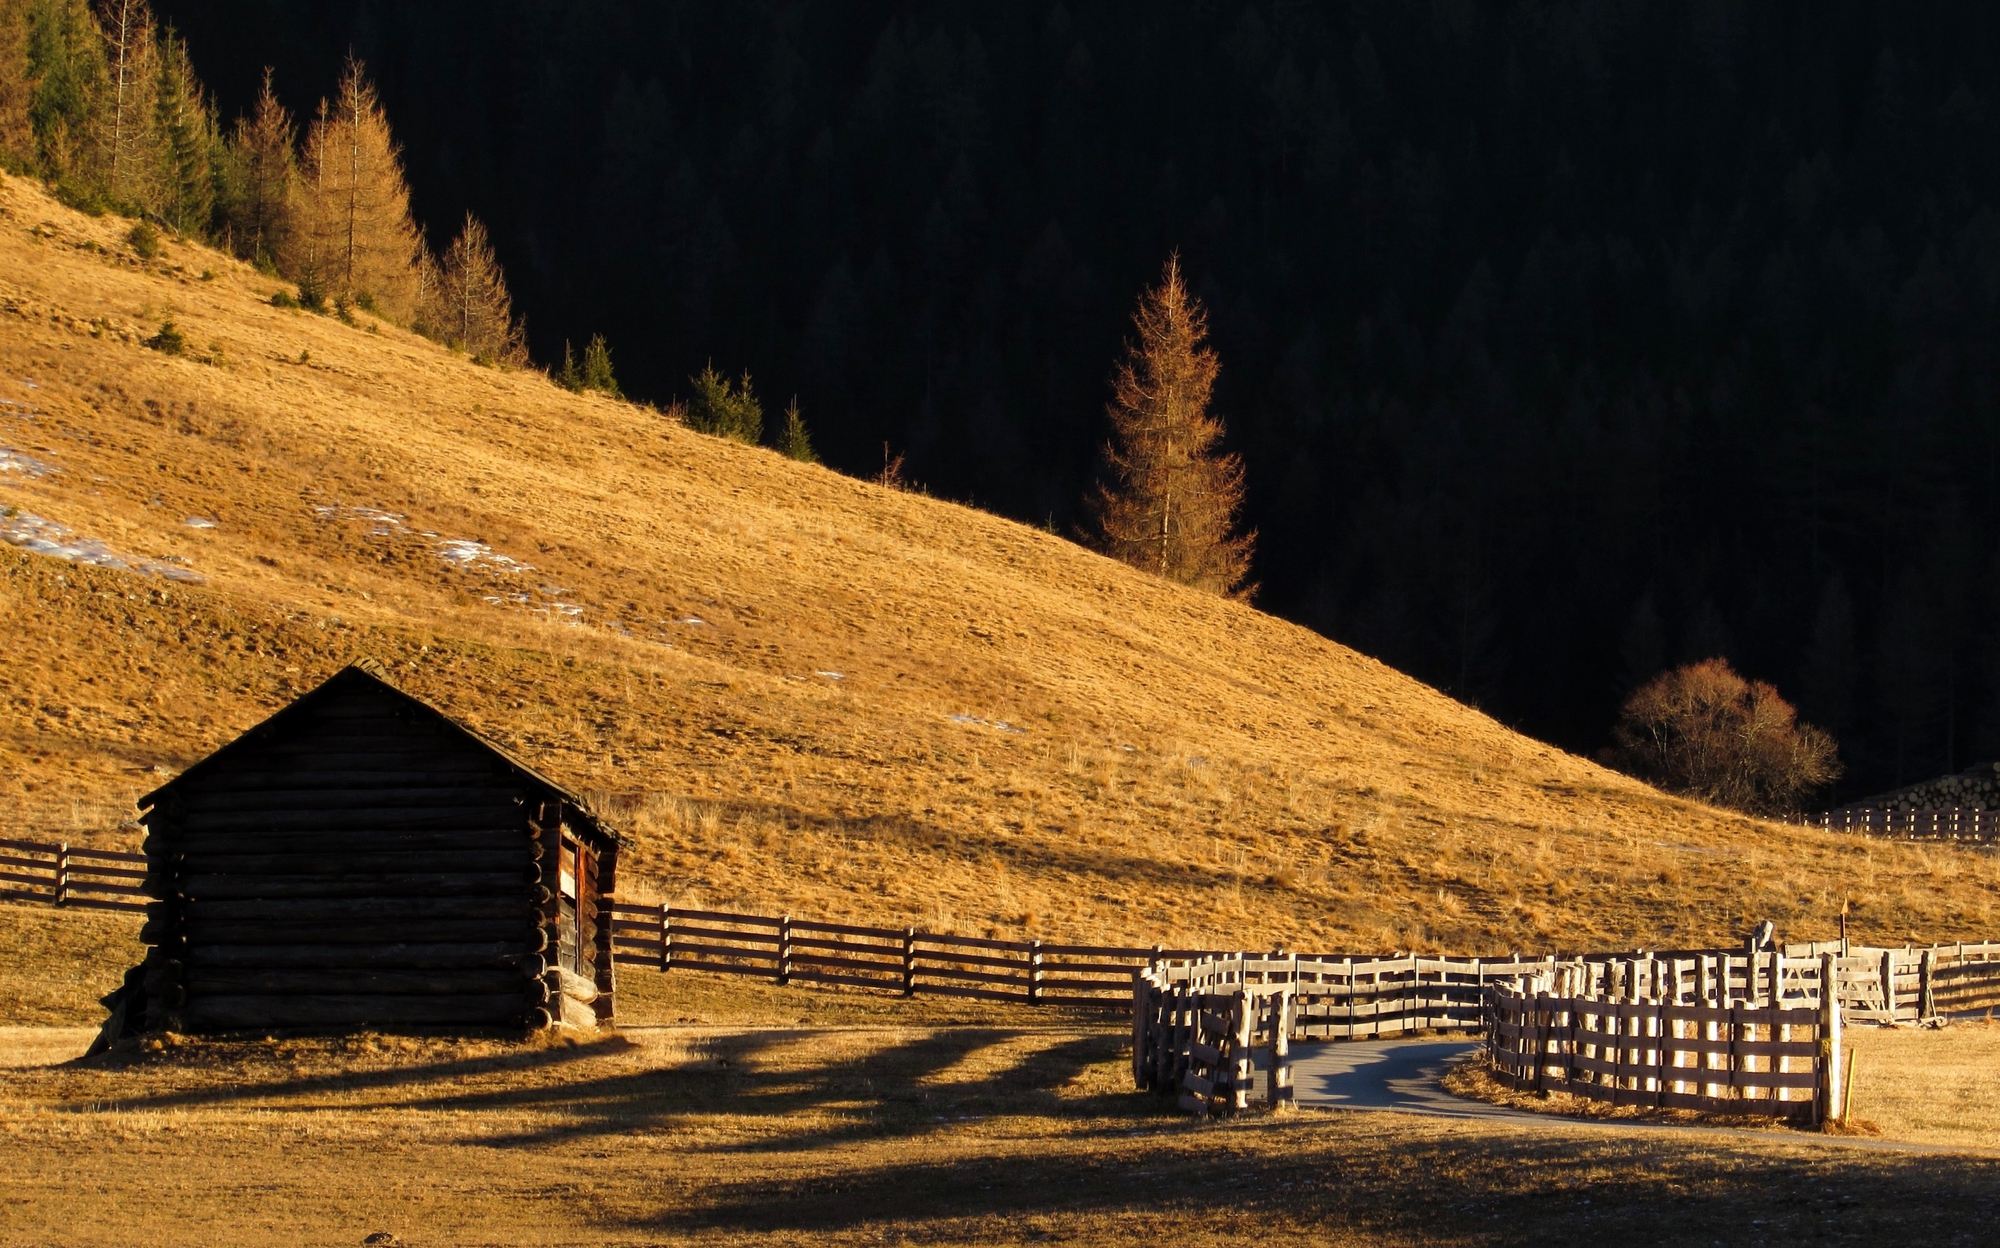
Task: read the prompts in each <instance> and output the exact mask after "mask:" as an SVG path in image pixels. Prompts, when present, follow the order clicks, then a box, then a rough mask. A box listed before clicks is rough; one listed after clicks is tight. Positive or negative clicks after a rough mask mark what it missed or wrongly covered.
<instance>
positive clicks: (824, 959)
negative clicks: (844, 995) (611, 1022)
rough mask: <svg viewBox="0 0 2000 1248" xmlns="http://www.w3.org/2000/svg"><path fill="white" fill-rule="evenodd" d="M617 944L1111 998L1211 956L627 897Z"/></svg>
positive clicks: (879, 976) (871, 982) (851, 980)
mask: <svg viewBox="0 0 2000 1248" xmlns="http://www.w3.org/2000/svg"><path fill="white" fill-rule="evenodd" d="M611 948H612V956H613V958H614V959H615V960H616V961H618V962H619V963H621V964H624V965H632V966H650V967H654V968H657V969H659V970H662V971H667V970H675V969H685V970H699V971H718V972H721V973H723V974H726V975H755V976H758V977H760V978H765V979H770V980H772V981H773V982H775V983H780V984H788V983H813V984H842V985H846V986H848V987H856V988H876V989H880V990H883V991H886V992H896V993H900V994H902V995H903V996H906V997H914V996H917V995H919V994H923V995H929V996H946V997H971V998H976V999H980V1000H986V1001H1017V1002H1023V1003H1026V1004H1030V1005H1084V1006H1090V1005H1098V1006H1113V1007H1116V1006H1120V1005H1123V1004H1124V1002H1125V1001H1126V1000H1128V999H1129V998H1130V996H1131V993H1132V976H1133V973H1134V972H1136V971H1142V970H1144V969H1146V968H1147V967H1149V966H1154V965H1158V964H1163V963H1173V962H1178V961H1184V960H1186V959H1189V958H1195V957H1200V956H1203V953H1202V951H1200V950H1189V949H1168V948H1165V947H1163V946H1159V945H1154V946H1151V947H1142V946H1129V945H1065V944H1056V943H1053V942H1044V941H1040V940H993V939H989V938H986V937H980V936H952V935H946V934H942V933H938V932H925V931H919V930H918V929H916V928H914V927H864V926H859V925H856V924H851V923H820V922H816V921H813V920H810V919H796V918H792V917H791V916H789V915H777V916H772V915H758V914H738V913H734V912H731V911H725V910H691V909H684V908H681V907H676V906H671V905H667V904H665V903H661V904H659V905H650V906H642V905H632V904H629V903H624V902H617V903H614V904H613V905H612V906H611Z"/></svg>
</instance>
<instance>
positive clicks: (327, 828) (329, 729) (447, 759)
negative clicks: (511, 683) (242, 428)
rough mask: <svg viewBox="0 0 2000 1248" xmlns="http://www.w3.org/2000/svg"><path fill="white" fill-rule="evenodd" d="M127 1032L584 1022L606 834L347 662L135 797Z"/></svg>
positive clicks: (504, 760)
mask: <svg viewBox="0 0 2000 1248" xmlns="http://www.w3.org/2000/svg"><path fill="white" fill-rule="evenodd" d="M139 804H140V806H141V808H142V809H143V812H144V813H143V814H142V816H141V822H142V823H144V824H145V827H146V842H145V852H146V872H147V891H148V894H149V895H150V896H151V897H152V898H154V900H153V901H152V902H151V903H150V904H149V905H148V906H147V919H146V923H145V927H144V929H143V931H142V933H141V939H142V940H143V941H144V943H145V944H146V945H148V946H149V948H148V950H147V953H146V957H145V961H144V962H143V963H142V964H141V965H140V966H139V967H136V968H134V970H133V971H132V972H130V973H129V974H128V975H127V976H126V981H125V986H124V987H122V988H121V989H119V990H118V991H117V992H115V993H113V994H112V995H111V996H110V997H107V998H106V999H105V1003H106V1004H107V1005H108V1006H110V1007H111V1009H112V1012H113V1016H112V1018H111V1019H110V1020H109V1021H108V1022H107V1025H106V1027H105V1035H104V1037H103V1041H104V1042H106V1043H108V1042H109V1041H110V1040H113V1039H116V1038H117V1037H119V1036H121V1035H131V1034H137V1033H143V1032H161V1031H172V1032H184V1033H203V1032H229V1031H246V1030H247V1031H273V1030H279V1029H283V1030H313V1031H328V1030H347V1029H362V1028H396V1029H409V1028H415V1029H425V1030H430V1029H480V1030H485V1029H491V1028H501V1029H510V1030H511V1029H520V1028H526V1029H530V1030H535V1029H541V1028H547V1027H557V1026H566V1027H574V1028H582V1029H592V1028H596V1027H598V1026H601V1025H604V1024H607V1023H609V1022H610V1021H611V1020H612V1018H613V1016H614V1010H613V1003H614V999H615V987H616V985H615V981H614V979H613V974H612V961H611V924H610V921H609V911H608V909H607V907H608V904H609V900H610V897H611V895H612V890H613V889H614V887H615V886H616V880H617V871H618V849H619V844H620V840H619V837H618V835H617V834H616V833H615V832H614V831H613V830H612V829H611V828H609V827H607V826H606V825H605V824H604V823H603V822H601V821H600V820H599V819H598V818H597V816H596V815H594V814H593V813H592V812H591V811H590V809H589V808H588V807H587V805H586V804H585V803H584V802H583V800H582V799H580V798H579V797H577V796H576V795H575V794H573V793H571V792H569V791H568V790H566V789H564V788H562V787H561V786H560V785H558V784H556V783H554V782H553V781H551V780H549V779H548V778H547V777H545V776H543V775H541V774H540V773H538V772H536V771H535V770H534V769H533V768H532V767H529V766H528V765H527V764H526V763H523V762H521V761H520V760H519V759H516V758H514V757H513V756H511V755H510V754H508V753H507V751H505V750H503V749H501V748H500V747H499V746H497V745H495V744H493V743H492V742H490V741H488V740H486V739H485V738H483V737H481V736H480V735H479V734H477V733H476V732H473V731H472V730H470V729H468V728H467V727H465V726H464V725H462V724H459V723H457V722H455V721H454V720H452V719H451V718H450V717H449V716H447V715H445V714H444V713H443V712H441V711H439V710H438V709H436V708H435V707H432V706H430V705H429V704H428V703H425V702H423V701H422V700H420V699H418V698H415V697H412V696H411V695H409V694H408V693H405V692H403V691H402V690H400V689H397V688H396V687H395V686H394V685H391V684H390V683H389V682H388V680H387V679H386V678H385V676H384V674H383V672H382V669H381V668H380V667H379V666H377V665H376V664H374V663H372V662H369V661H367V660H364V661H362V662H361V663H358V664H355V665H353V666H350V667H347V668H344V669H343V670H341V671H340V672H337V673H336V674H334V675H333V676H332V677H331V678H329V679H328V680H327V681H326V682H325V683H324V684H322V685H320V686H319V687H318V688H316V689H314V690H312V691H311V692H309V693H306V694H305V695H303V696H301V697H300V698H299V699H298V700H297V701H295V702H293V703H292V704H291V705H289V706H287V707H285V708H284V709H283V710H281V711H279V712H278V713H277V714H275V715H273V716H271V717H270V718H269V719H267V720H265V721H264V722H263V723H261V724H258V725H257V726H256V727H254V728H252V729H250V730H249V731H248V732H246V733H244V734H243V735H242V736H241V737H238V738H237V739H236V740H234V741H232V742H230V743H229V744H228V745H225V746H223V747H222V748H221V749H219V750H217V751H216V752H215V753H213V754H211V755H209V756H208V757H207V758H205V759H203V760H202V761H200V762H198V763H196V764H195V765H194V766H192V767H190V768H188V769H187V770H186V771H185V772H183V773H182V774H181V775H179V776H178V777H176V778H175V779H173V780H172V781H170V782H169V783H167V784H164V785H162V786H161V787H160V788H158V789H155V790H154V791H153V792H151V793H149V794H147V795H146V796H145V797H143V798H141V799H139Z"/></svg>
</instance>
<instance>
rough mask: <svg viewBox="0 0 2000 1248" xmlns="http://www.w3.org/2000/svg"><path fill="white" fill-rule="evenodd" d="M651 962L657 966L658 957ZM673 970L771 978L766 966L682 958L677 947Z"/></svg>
mask: <svg viewBox="0 0 2000 1248" xmlns="http://www.w3.org/2000/svg"><path fill="white" fill-rule="evenodd" d="M651 960H652V961H653V962H654V963H655V964H657V963H658V962H659V957H658V956H657V955H656V956H654V957H653V958H652V959H651ZM674 970H676V971H716V972H719V973H721V974H724V975H755V976H757V977H759V978H760V979H769V978H771V968H770V967H768V966H741V965H738V964H737V963H734V962H711V961H708V960H706V959H702V958H694V957H687V958H683V957H682V956H681V948H680V946H679V945H675V946H674Z"/></svg>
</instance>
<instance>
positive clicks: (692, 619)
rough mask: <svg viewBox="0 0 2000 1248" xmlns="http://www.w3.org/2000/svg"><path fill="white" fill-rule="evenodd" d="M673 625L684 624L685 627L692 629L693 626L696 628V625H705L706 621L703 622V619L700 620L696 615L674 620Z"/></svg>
mask: <svg viewBox="0 0 2000 1248" xmlns="http://www.w3.org/2000/svg"><path fill="white" fill-rule="evenodd" d="M674 623H676V624H686V625H689V626H690V627H693V626H696V625H701V624H706V623H708V621H707V620H704V619H702V618H701V617H700V616H698V615H690V616H687V617H685V618H683V619H678V620H675V621H674Z"/></svg>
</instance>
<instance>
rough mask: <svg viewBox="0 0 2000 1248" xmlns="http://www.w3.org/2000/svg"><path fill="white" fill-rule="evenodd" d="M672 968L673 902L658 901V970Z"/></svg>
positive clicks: (663, 970)
mask: <svg viewBox="0 0 2000 1248" xmlns="http://www.w3.org/2000/svg"><path fill="white" fill-rule="evenodd" d="M672 969H674V903H672V902H670V901H663V902H661V903H660V970H661V971H662V972H666V971H670V970H672Z"/></svg>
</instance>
